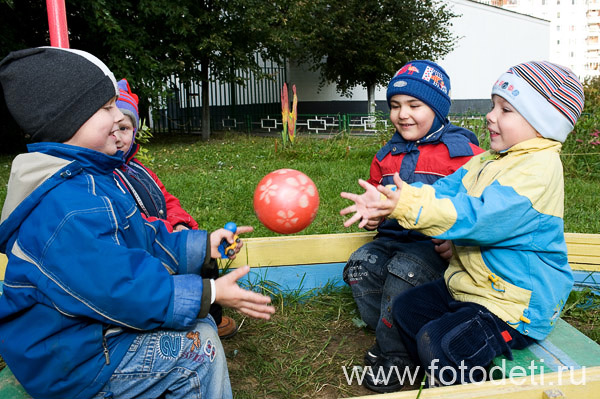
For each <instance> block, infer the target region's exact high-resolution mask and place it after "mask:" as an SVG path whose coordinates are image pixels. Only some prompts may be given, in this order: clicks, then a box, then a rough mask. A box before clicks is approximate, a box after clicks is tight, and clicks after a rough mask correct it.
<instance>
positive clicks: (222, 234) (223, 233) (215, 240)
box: [210, 226, 254, 259]
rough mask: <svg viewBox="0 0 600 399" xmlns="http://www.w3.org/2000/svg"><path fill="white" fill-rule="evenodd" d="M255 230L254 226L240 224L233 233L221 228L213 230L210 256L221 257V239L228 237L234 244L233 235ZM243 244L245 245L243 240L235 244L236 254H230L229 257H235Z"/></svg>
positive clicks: (229, 241)
mask: <svg viewBox="0 0 600 399" xmlns="http://www.w3.org/2000/svg"><path fill="white" fill-rule="evenodd" d="M253 231H254V227H252V226H238V228H237V230H236V231H235V233H233V232H231V231H229V230H226V229H219V230H215V231H213V232H212V233H210V256H211V258H220V257H221V253H220V252H219V245H220V244H221V241H222V240H223V239H226V240H227V242H228V243H230V244H233V237H234V236H235V235H239V234H244V233H250V232H253ZM242 246H244V243H243V242H242V240H240V242H238V243H237V245H236V246H235V254H233V255H231V256H228V258H229V259H235V255H236V254H237V253H238V252H240V250H241V249H242Z"/></svg>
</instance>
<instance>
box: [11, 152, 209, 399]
mask: <svg viewBox="0 0 600 399" xmlns="http://www.w3.org/2000/svg"><path fill="white" fill-rule="evenodd" d="M29 151H30V152H29V153H27V154H21V155H19V156H17V157H16V158H15V160H14V162H13V167H12V171H11V176H10V180H9V187H8V194H7V198H6V201H5V203H4V207H3V210H2V219H1V224H0V251H1V252H4V253H6V254H7V256H8V265H7V269H6V275H5V280H4V293H3V295H2V296H1V297H0V337H1V339H0V354H1V355H2V357H3V358H4V360H5V361H6V363H7V364H8V366H9V367H10V369H11V370H12V372H13V373H14V374H15V376H16V377H17V379H18V380H19V382H21V384H22V385H23V386H24V387H25V389H26V390H27V392H28V393H29V394H30V395H32V396H33V397H35V398H52V399H54V398H89V397H91V396H93V395H94V394H95V393H96V392H98V391H99V390H100V389H101V388H102V386H103V385H104V384H105V383H106V382H107V381H108V379H109V377H110V376H111V375H112V373H113V371H114V370H115V368H116V367H117V365H118V364H119V362H120V361H121V359H122V358H123V356H124V355H125V353H126V351H127V350H128V348H129V346H130V344H131V343H132V342H133V340H134V338H135V336H136V334H137V333H139V332H140V331H147V330H153V329H186V328H189V327H191V326H193V325H194V324H195V322H196V319H197V317H198V315H200V316H203V315H205V314H206V313H207V312H208V307H209V306H210V299H208V300H207V298H210V284H205V282H203V280H202V278H201V277H200V276H199V273H200V270H201V268H202V266H203V264H204V263H205V262H206V261H207V258H208V257H209V255H210V254H209V253H207V252H209V251H207V248H209V247H207V239H208V235H207V233H206V232H205V231H198V230H188V231H184V232H181V233H174V234H173V233H171V234H170V233H168V231H167V230H166V228H165V227H164V225H163V223H162V222H154V223H148V222H145V221H144V220H143V219H142V217H141V216H140V213H139V211H138V210H137V207H136V205H135V203H134V202H133V200H132V199H131V196H130V195H129V193H128V192H127V191H126V190H124V189H123V188H122V187H119V185H118V184H117V182H116V181H115V179H114V175H113V173H112V172H113V170H114V169H115V168H116V167H118V166H119V165H120V164H121V163H122V162H123V161H122V159H123V158H122V156H121V155H122V154H121V153H117V155H116V156H112V157H111V156H107V155H104V154H102V153H99V152H96V151H93V150H88V149H84V148H81V147H74V146H70V145H66V144H58V143H37V144H33V145H31V146H29Z"/></svg>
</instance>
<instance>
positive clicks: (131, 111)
mask: <svg viewBox="0 0 600 399" xmlns="http://www.w3.org/2000/svg"><path fill="white" fill-rule="evenodd" d="M117 85H118V86H119V98H118V99H117V108H119V110H121V112H122V113H123V114H124V115H127V116H129V117H131V120H132V121H133V135H134V136H133V137H134V138H135V133H136V132H137V130H138V128H139V127H140V113H139V111H138V102H139V101H138V96H137V94H135V93H132V92H131V89H130V88H129V82H128V81H127V79H121V80H119V81H118V82H117Z"/></svg>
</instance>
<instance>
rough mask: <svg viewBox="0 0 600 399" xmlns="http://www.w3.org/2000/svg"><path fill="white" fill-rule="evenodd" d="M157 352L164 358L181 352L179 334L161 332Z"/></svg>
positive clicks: (175, 355)
mask: <svg viewBox="0 0 600 399" xmlns="http://www.w3.org/2000/svg"><path fill="white" fill-rule="evenodd" d="M158 342H159V348H160V351H159V353H160V354H161V355H162V356H163V357H164V358H172V357H177V356H179V353H180V352H181V335H175V334H168V333H167V334H162V335H161V336H160V338H159V340H158Z"/></svg>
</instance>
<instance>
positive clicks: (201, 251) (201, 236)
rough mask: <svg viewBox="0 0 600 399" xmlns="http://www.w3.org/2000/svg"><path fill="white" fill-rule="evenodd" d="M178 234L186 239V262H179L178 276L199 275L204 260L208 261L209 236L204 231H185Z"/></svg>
mask: <svg viewBox="0 0 600 399" xmlns="http://www.w3.org/2000/svg"><path fill="white" fill-rule="evenodd" d="M180 234H185V237H186V238H185V239H186V261H185V262H181V264H182V267H181V268H180V270H179V274H200V273H201V271H202V268H203V266H204V264H205V263H206V260H207V259H208V260H210V234H209V233H208V232H207V231H204V230H186V231H183V232H181V233H180ZM202 241H204V243H203V242H202Z"/></svg>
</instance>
